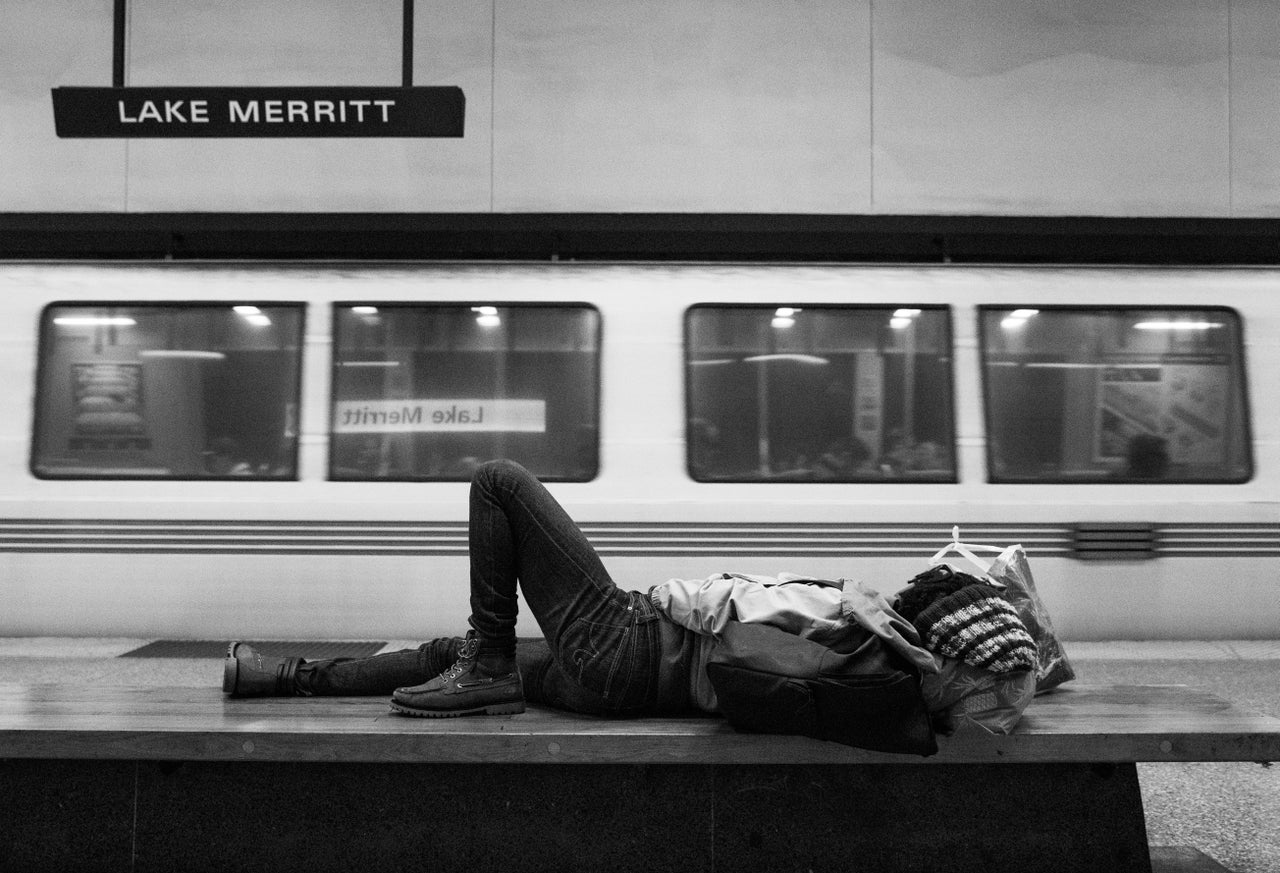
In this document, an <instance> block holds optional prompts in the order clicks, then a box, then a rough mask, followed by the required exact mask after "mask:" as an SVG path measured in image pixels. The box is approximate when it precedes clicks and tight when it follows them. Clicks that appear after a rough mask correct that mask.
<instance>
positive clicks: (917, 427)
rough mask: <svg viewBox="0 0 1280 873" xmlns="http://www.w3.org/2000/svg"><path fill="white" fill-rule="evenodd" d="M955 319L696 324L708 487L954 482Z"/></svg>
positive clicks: (695, 372) (915, 316)
mask: <svg viewBox="0 0 1280 873" xmlns="http://www.w3.org/2000/svg"><path fill="white" fill-rule="evenodd" d="M949 350H950V320H949V314H948V312H947V310H946V308H945V307H936V306H935V307H912V308H901V307H900V308H893V307H885V308H866V307H834V306H799V305H795V306H768V307H756V306H732V307H730V306H709V305H699V306H694V307H692V308H691V309H689V311H688V313H687V316H686V344H685V354H686V364H687V367H686V379H687V386H688V414H689V420H688V452H689V460H688V463H689V472H690V475H692V476H693V478H695V479H697V480H699V481H741V482H746V481H771V482H810V481H831V482H860V481H912V482H953V481H955V455H954V449H953V445H954V439H953V426H952V411H951V358H950V352H949Z"/></svg>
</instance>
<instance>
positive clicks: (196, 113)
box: [53, 86, 466, 139]
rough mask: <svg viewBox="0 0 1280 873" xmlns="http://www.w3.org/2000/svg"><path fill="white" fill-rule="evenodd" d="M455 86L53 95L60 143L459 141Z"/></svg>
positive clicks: (459, 103) (460, 112)
mask: <svg viewBox="0 0 1280 873" xmlns="http://www.w3.org/2000/svg"><path fill="white" fill-rule="evenodd" d="M465 110H466V99H465V97H464V96H463V93H462V89H461V88H458V87H456V86H407V87H322V86H299V87H285V86H277V87H154V88H152V87H112V88H82V87H62V88H54V89H53V117H54V128H55V131H56V133H57V135H58V136H59V137H61V138H66V139H75V138H129V139H140V138H152V139H157V138H190V137H202V138H218V137H226V138H232V137H255V138H262V137H460V136H462V131H463V117H464V115H465Z"/></svg>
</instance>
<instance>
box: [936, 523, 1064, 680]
mask: <svg viewBox="0 0 1280 873" xmlns="http://www.w3.org/2000/svg"><path fill="white" fill-rule="evenodd" d="M951 539H952V541H951V542H950V543H949V544H948V545H946V546H944V547H943V548H941V549H939V550H938V552H937V553H936V554H935V555H934V556H933V557H932V558H930V559H929V564H930V566H937V565H939V564H949V565H951V566H952V567H953V568H954V569H956V570H960V571H961V572H964V573H969V574H970V575H976V576H981V577H982V578H983V579H985V580H987V581H989V582H991V583H992V584H993V585H994V586H995V587H997V588H999V589H1000V590H1001V591H1002V592H1003V593H1004V597H1005V599H1006V600H1008V601H1009V603H1011V604H1012V605H1013V608H1014V609H1015V610H1016V611H1017V613H1018V618H1020V619H1022V623H1023V624H1024V625H1025V626H1026V628H1027V633H1029V634H1031V638H1032V639H1033V640H1035V641H1036V651H1037V654H1038V655H1039V660H1040V666H1039V668H1038V669H1037V670H1036V693H1037V694H1039V693H1041V692H1043V691H1048V690H1049V689H1050V688H1056V687H1057V686H1059V685H1061V684H1062V683H1063V682H1069V681H1070V680H1072V679H1074V678H1076V673H1075V670H1074V669H1072V667H1071V661H1070V660H1069V659H1068V658H1067V653H1066V650H1065V649H1063V648H1062V643H1060V642H1059V641H1058V637H1057V634H1055V633H1054V630H1053V621H1052V620H1051V619H1050V618H1049V611H1048V610H1047V609H1045V606H1044V601H1042V600H1041V599H1040V595H1039V593H1038V592H1037V591H1036V583H1035V580H1034V579H1033V578H1032V576H1031V564H1030V563H1029V562H1028V561H1027V552H1026V550H1025V549H1024V548H1022V546H1021V545H1012V546H1006V547H1004V548H1000V547H998V546H983V545H971V544H967V543H962V542H960V529H959V528H952V529H951ZM982 553H987V554H991V553H994V555H995V557H993V558H992V559H991V560H990V561H988V560H986V559H985V558H984V557H982V556H981V554H982ZM953 556H954V557H953ZM957 559H958V560H957ZM959 562H967V564H968V565H967V566H956V565H957V563H959Z"/></svg>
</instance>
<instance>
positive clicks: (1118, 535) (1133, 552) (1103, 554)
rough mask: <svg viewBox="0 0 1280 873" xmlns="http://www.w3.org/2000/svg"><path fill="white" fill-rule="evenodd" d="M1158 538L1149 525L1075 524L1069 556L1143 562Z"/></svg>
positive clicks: (1151, 551) (1151, 552) (1098, 559)
mask: <svg viewBox="0 0 1280 873" xmlns="http://www.w3.org/2000/svg"><path fill="white" fill-rule="evenodd" d="M1158 540H1159V537H1158V535H1157V534H1156V528H1155V525H1152V524H1098V523H1092V522H1091V523H1089V524H1076V525H1073V526H1072V528H1071V557H1073V558H1078V559H1080V560H1082V561H1146V560H1150V559H1152V558H1154V557H1155V556H1156V548H1157V545H1158Z"/></svg>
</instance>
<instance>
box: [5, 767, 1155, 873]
mask: <svg viewBox="0 0 1280 873" xmlns="http://www.w3.org/2000/svg"><path fill="white" fill-rule="evenodd" d="M0 784H3V785H4V787H5V790H4V791H3V792H0V822H3V823H4V827H3V828H0V866H2V867H3V868H4V869H5V870H6V871H8V870H14V871H21V870H59V871H65V870H94V871H111V870H119V871H121V873H124V871H129V870H136V871H146V870H173V869H181V870H192V871H199V870H211V871H213V870H216V871H225V870H234V869H261V870H273V871H290V870H299V871H306V873H321V871H328V870H334V871H338V870H341V871H350V870H368V869H381V870H394V869H406V870H407V869H414V870H417V869H440V870H445V869H454V868H455V867H456V868H459V869H467V870H478V871H479V870H495V871H502V873H521V871H534V870H557V871H575V870H582V871H598V870H609V871H610V873H628V871H633V870H634V871H646V873H648V871H655V870H668V869H669V870H680V871H682V873H684V871H707V873H714V871H727V870H734V871H736V870H769V871H793V870H794V871H807V870H822V871H851V873H852V871H857V873H865V871H870V870H875V871H900V873H908V871H909V873H926V871H949V873H966V871H975V873H978V871H981V873H1015V871H1016V873H1026V871H1035V873H1097V871H1108V873H1111V871H1120V873H1150V870H1151V863H1150V859H1149V856H1148V851H1147V841H1146V831H1145V827H1144V821H1143V814H1142V799H1141V795H1140V794H1139V791H1138V777H1137V768H1136V767H1135V766H1134V765H1133V764H1121V765H1097V766H1091V765H1084V764H1002V765H997V766H981V765H948V764H927V763H925V764H920V763H907V764H871V765H833V766H811V765H745V766H731V765H698V764H690V765H680V764H650V765H624V764H600V765H595V764H568V765H549V764H548V765H543V764H523V765H521V764H513V765H507V764H342V763H326V764H305V763H292V764H291V763H270V762H255V763H249V762H225V763H177V762H174V763H164V762H147V761H144V762H137V763H134V762H129V761H35V760H0Z"/></svg>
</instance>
